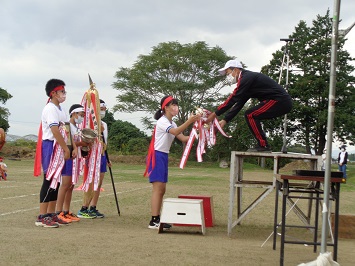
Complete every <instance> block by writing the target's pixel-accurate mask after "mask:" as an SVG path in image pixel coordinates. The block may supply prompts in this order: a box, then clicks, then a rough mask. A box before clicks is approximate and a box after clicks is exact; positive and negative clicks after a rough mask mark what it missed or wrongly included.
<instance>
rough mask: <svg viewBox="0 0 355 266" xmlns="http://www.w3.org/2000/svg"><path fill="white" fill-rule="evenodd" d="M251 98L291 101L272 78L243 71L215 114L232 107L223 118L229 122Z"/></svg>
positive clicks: (218, 114)
mask: <svg viewBox="0 0 355 266" xmlns="http://www.w3.org/2000/svg"><path fill="white" fill-rule="evenodd" d="M251 98H253V99H258V100H259V101H260V102H261V101H264V100H275V101H284V100H288V101H291V96H290V95H289V94H288V93H287V92H286V90H285V89H284V88H283V87H282V86H280V85H279V84H278V83H277V82H276V81H274V80H273V79H272V78H270V77H268V76H266V75H264V74H262V73H258V72H252V71H249V70H245V69H243V70H242V71H241V72H240V74H239V77H238V81H237V86H236V88H235V89H234V91H233V92H232V93H231V94H230V95H229V96H228V98H227V100H226V101H225V102H224V103H222V104H221V105H220V106H219V107H218V108H217V110H216V111H215V114H216V115H217V116H220V115H221V114H223V113H225V112H226V111H227V110H229V109H230V108H231V107H233V108H232V109H231V110H230V111H229V112H228V113H227V114H226V116H225V118H224V120H225V121H226V122H229V121H230V120H232V119H233V118H234V117H235V116H236V115H237V114H238V112H239V111H240V110H241V109H242V108H243V106H244V104H245V103H246V102H247V101H248V100H249V99H251Z"/></svg>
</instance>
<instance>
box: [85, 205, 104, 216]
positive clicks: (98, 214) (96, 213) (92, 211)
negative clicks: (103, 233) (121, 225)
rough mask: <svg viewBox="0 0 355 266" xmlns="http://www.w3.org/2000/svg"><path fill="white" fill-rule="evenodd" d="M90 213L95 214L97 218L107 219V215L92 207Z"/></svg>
mask: <svg viewBox="0 0 355 266" xmlns="http://www.w3.org/2000/svg"><path fill="white" fill-rule="evenodd" d="M89 213H93V214H95V215H96V217H97V218H105V215H104V214H103V213H101V212H99V211H98V210H97V209H96V207H93V206H91V207H90V210H89Z"/></svg>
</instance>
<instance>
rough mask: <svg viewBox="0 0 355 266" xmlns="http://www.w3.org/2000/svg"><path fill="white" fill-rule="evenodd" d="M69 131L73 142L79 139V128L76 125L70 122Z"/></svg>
mask: <svg viewBox="0 0 355 266" xmlns="http://www.w3.org/2000/svg"><path fill="white" fill-rule="evenodd" d="M70 133H71V136H72V139H73V140H74V142H77V141H79V133H80V129H79V128H78V127H77V126H76V125H73V124H72V123H70Z"/></svg>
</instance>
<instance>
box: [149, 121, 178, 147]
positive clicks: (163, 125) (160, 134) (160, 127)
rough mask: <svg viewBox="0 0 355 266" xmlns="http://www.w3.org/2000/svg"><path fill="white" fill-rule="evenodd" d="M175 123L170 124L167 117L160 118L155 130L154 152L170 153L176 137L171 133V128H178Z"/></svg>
mask: <svg viewBox="0 0 355 266" xmlns="http://www.w3.org/2000/svg"><path fill="white" fill-rule="evenodd" d="M176 127H177V126H176V124H175V122H170V121H169V119H168V118H166V116H165V115H163V116H162V117H160V118H159V120H158V122H157V125H156V129H155V142H154V150H156V151H161V152H165V153H169V150H170V147H171V144H172V143H173V141H174V138H175V136H174V135H173V134H170V133H169V130H170V129H171V128H176Z"/></svg>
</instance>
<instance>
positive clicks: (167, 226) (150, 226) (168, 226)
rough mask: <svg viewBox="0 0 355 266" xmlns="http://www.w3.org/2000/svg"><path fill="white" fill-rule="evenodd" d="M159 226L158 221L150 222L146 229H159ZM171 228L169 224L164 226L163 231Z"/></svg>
mask: <svg viewBox="0 0 355 266" xmlns="http://www.w3.org/2000/svg"><path fill="white" fill-rule="evenodd" d="M159 226H160V221H158V222H153V221H150V222H149V225H148V228H149V229H159ZM171 227H172V226H171V224H164V225H163V230H169V229H170V228H171Z"/></svg>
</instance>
